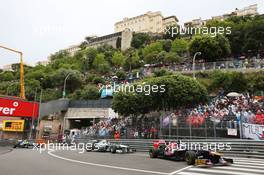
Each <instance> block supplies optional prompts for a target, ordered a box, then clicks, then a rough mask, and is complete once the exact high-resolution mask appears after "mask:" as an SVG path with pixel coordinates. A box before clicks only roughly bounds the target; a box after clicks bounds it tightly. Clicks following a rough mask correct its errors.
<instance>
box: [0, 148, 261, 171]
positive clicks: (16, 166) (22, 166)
mask: <svg viewBox="0 0 264 175" xmlns="http://www.w3.org/2000/svg"><path fill="white" fill-rule="evenodd" d="M234 161H235V164H234V165H232V166H228V167H223V166H218V167H212V168H197V167H193V166H187V165H186V163H185V162H177V161H176V162H175V161H169V160H162V159H150V158H149V157H148V155H147V154H146V153H133V154H111V153H97V152H84V153H78V152H77V151H50V152H47V151H45V152H42V153H39V152H38V151H36V150H32V149H14V150H13V151H11V152H6V153H4V154H0V162H1V163H0V175H104V174H107V175H143V174H144V175H148V174H161V175H173V174H181V175H204V174H206V175H210V174H217V175H220V174H221V175H223V174H231V175H249V174H250V175H255V174H256V175H257V174H263V171H264V161H263V160H259V159H247V158H235V159H234Z"/></svg>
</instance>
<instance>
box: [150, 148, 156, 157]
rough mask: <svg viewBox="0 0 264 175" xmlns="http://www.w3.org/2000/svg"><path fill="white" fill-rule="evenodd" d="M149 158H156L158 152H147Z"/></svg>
mask: <svg viewBox="0 0 264 175" xmlns="http://www.w3.org/2000/svg"><path fill="white" fill-rule="evenodd" d="M149 157H150V158H152V159H153V158H157V157H158V150H155V149H151V150H149Z"/></svg>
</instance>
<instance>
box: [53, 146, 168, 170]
mask: <svg viewBox="0 0 264 175" xmlns="http://www.w3.org/2000/svg"><path fill="white" fill-rule="evenodd" d="M52 152H53V151H49V152H48V154H49V155H50V156H52V157H55V158H58V159H62V160H66V161H69V162H74V163H80V164H85V165H91V166H98V167H105V168H111V169H118V170H126V171H135V172H141V173H150V174H162V175H170V173H165V172H158V171H148V170H142V169H134V168H125V167H118V166H111V165H103V164H97V163H90V162H83V161H79V160H74V159H68V158H65V157H61V156H58V155H55V154H53V153H52Z"/></svg>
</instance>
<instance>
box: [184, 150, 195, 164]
mask: <svg viewBox="0 0 264 175" xmlns="http://www.w3.org/2000/svg"><path fill="white" fill-rule="evenodd" d="M195 159H196V154H195V152H194V151H187V152H186V153H185V160H186V162H187V165H194V164H195Z"/></svg>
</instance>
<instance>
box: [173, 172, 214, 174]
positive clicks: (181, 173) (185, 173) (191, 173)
mask: <svg viewBox="0 0 264 175" xmlns="http://www.w3.org/2000/svg"><path fill="white" fill-rule="evenodd" d="M178 174H180V175H211V174H208V173H206V174H204V173H194V172H192V173H189V172H180V173H178Z"/></svg>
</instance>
